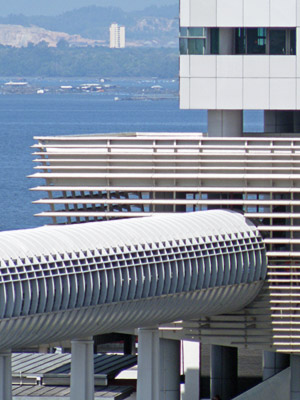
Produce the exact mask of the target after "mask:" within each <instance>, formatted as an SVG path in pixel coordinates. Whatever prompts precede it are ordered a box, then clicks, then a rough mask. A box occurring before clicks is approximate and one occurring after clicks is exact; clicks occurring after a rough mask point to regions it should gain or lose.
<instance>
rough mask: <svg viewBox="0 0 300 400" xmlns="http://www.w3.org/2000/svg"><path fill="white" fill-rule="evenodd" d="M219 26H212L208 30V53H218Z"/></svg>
mask: <svg viewBox="0 0 300 400" xmlns="http://www.w3.org/2000/svg"><path fill="white" fill-rule="evenodd" d="M219 42H220V40H219V28H212V29H211V30H210V54H219V52H220V49H219V47H220V46H219Z"/></svg>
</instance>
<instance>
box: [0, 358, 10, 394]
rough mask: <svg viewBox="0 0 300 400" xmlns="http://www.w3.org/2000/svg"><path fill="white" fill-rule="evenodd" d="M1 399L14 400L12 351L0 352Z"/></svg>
mask: <svg viewBox="0 0 300 400" xmlns="http://www.w3.org/2000/svg"><path fill="white" fill-rule="evenodd" d="M0 399H5V400H12V370H11V351H5V352H1V353H0Z"/></svg>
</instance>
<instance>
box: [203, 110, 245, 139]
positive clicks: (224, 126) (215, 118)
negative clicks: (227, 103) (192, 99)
mask: <svg viewBox="0 0 300 400" xmlns="http://www.w3.org/2000/svg"><path fill="white" fill-rule="evenodd" d="M207 133H208V136H210V137H240V136H242V135H243V111H242V110H208V112H207Z"/></svg>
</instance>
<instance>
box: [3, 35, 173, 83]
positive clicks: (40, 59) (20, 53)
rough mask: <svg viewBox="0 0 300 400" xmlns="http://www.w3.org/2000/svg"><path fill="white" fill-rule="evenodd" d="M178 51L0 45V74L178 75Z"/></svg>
mask: <svg viewBox="0 0 300 400" xmlns="http://www.w3.org/2000/svg"><path fill="white" fill-rule="evenodd" d="M178 56H179V55H178V51H177V50H176V49H171V48H158V49H153V48H125V49H109V48H106V47H68V45H67V44H66V43H64V42H63V41H62V42H60V43H59V44H58V46H57V47H55V48H54V47H53V48H51V47H47V44H46V43H43V42H41V43H39V44H38V45H36V46H33V45H29V46H28V47H23V48H14V47H9V46H0V76H3V77H5V76H9V77H11V76H16V77H23V76H26V77H58V76H60V77H158V78H175V77H177V76H178V65H179V62H178Z"/></svg>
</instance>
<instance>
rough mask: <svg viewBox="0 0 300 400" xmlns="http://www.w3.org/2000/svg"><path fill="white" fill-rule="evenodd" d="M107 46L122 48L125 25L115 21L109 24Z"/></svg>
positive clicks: (123, 45)
mask: <svg viewBox="0 0 300 400" xmlns="http://www.w3.org/2000/svg"><path fill="white" fill-rule="evenodd" d="M109 47H110V48H111V49H123V48H124V47H125V26H120V25H118V24H116V23H113V24H111V25H110V28H109Z"/></svg>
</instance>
